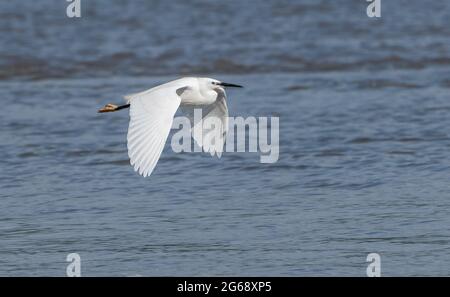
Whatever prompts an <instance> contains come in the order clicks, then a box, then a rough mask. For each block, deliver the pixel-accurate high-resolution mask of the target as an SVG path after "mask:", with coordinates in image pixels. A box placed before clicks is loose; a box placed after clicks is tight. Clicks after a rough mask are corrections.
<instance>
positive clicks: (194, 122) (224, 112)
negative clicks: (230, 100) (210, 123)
mask: <svg viewBox="0 0 450 297" xmlns="http://www.w3.org/2000/svg"><path fill="white" fill-rule="evenodd" d="M226 98H227V97H226V94H225V92H220V93H219V94H218V96H217V99H216V102H214V103H213V104H210V105H182V106H181V110H182V111H183V113H184V114H185V115H186V116H187V117H188V118H189V120H190V121H191V127H192V128H191V132H192V137H193V138H194V140H195V141H196V142H197V144H198V145H199V146H200V147H202V148H203V150H204V151H205V152H209V153H210V154H211V156H214V155H217V156H218V157H219V158H220V157H221V156H222V152H223V148H224V144H225V140H226V135H227V132H228V108H227V102H226ZM196 109H201V112H202V118H201V120H200V119H197V118H196V117H195V116H194V115H195V110H196ZM211 117H215V118H216V121H214V123H217V125H214V127H213V129H203V123H205V121H207V120H208V119H210V120H211Z"/></svg>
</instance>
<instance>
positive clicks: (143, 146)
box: [98, 77, 242, 177]
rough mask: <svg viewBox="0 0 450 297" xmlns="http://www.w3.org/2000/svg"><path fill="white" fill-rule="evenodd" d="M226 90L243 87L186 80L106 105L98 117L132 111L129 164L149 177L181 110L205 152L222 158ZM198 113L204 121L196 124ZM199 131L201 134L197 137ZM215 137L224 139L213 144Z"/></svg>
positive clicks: (212, 81)
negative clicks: (210, 124)
mask: <svg viewBox="0 0 450 297" xmlns="http://www.w3.org/2000/svg"><path fill="white" fill-rule="evenodd" d="M226 87H236V88H242V86H240V85H235V84H230V83H225V82H221V81H218V80H216V79H212V78H203V77H185V78H180V79H177V80H174V81H170V82H168V83H165V84H162V85H159V86H156V87H154V88H151V89H149V90H146V91H143V92H140V93H135V94H130V95H126V96H124V98H125V100H126V104H125V105H120V106H118V105H115V104H107V105H105V107H103V108H102V109H100V110H99V111H98V112H99V113H104V112H115V111H119V110H122V109H126V108H129V109H130V123H129V126H128V135H127V147H128V156H129V157H130V163H131V165H132V166H133V167H134V170H135V171H136V172H138V173H139V174H140V175H142V176H144V177H147V176H149V175H150V174H151V173H152V171H153V169H154V168H155V166H156V163H157V162H158V160H159V157H160V156H161V153H162V151H163V149H164V145H165V143H166V140H167V137H168V135H169V132H170V129H171V127H172V122H173V118H174V115H175V112H176V111H177V109H178V107H180V106H181V107H180V109H181V110H182V112H183V113H184V114H185V115H186V116H187V117H188V118H189V120H190V122H191V127H192V128H191V132H192V136H193V138H194V140H195V141H196V142H197V143H198V145H199V146H200V147H202V148H203V150H204V151H205V152H209V153H210V154H211V155H215V154H216V155H217V156H218V157H220V156H221V154H222V152H223V146H224V143H225V137H226V133H227V130H228V108H227V103H226V93H225V88H226ZM196 109H201V114H202V121H198V120H197V121H194V120H195V117H194V113H195V110H196ZM209 117H216V118H217V119H219V121H217V122H218V123H220V124H219V125H218V126H216V125H214V129H219V130H218V132H219V133H216V132H217V130H216V131H213V130H206V129H202V127H201V125H202V122H203V121H204V120H205V119H207V118H209ZM198 128H200V129H198ZM195 131H200V133H195ZM213 135H221V136H222V137H220V139H215V141H214V143H212V141H210V140H211V138H212V137H214V136H213Z"/></svg>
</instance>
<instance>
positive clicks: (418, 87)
mask: <svg viewBox="0 0 450 297" xmlns="http://www.w3.org/2000/svg"><path fill="white" fill-rule="evenodd" d="M66 5H67V2H66V1H63V0H61V1H50V0H41V1H2V2H1V3H0V42H1V46H0V98H1V102H2V104H1V108H0V116H1V122H0V123H1V125H0V152H1V157H0V169H1V170H0V275H2V276H10V275H50V276H64V275H65V269H66V265H67V263H66V262H65V259H66V256H67V254H69V253H72V252H76V253H79V254H80V256H81V259H82V274H83V275H86V276H99V275H102V276H103V275H117V276H122V275H123V276H133V275H276V276H278V275H293V276H297V275H298V276H301V275H334V276H337V275H354V276H364V275H365V273H366V267H367V263H366V262H365V260H366V256H367V254H368V253H370V252H377V253H379V254H380V255H381V259H382V275H386V276H387V275H449V268H448V267H449V265H450V230H449V228H448V226H450V213H449V209H450V187H449V177H450V176H449V170H450V168H449V167H450V166H449V165H450V164H449V160H448V159H449V149H450V133H449V131H448V128H449V127H450V118H449V115H450V102H449V100H450V98H449V90H450V41H449V38H450V2H449V1H433V2H432V3H431V1H418V0H417V1H416V0H414V1H413V0H410V1H399V0H394V1H382V18H381V19H378V20H375V19H369V18H368V17H367V16H366V12H365V10H366V5H367V2H366V1H362V0H361V1H356V0H355V1H345V3H344V1H312V0H311V1H293V0H292V1H257V0H252V1H231V0H230V1H106V0H96V1H83V0H82V18H81V19H68V18H67V17H66V15H65V7H66ZM184 75H207V76H211V77H215V78H218V79H222V80H224V81H230V82H233V83H239V84H243V85H245V88H244V89H242V90H230V92H229V101H228V102H229V103H228V105H229V109H230V114H231V115H233V116H244V117H246V116H278V117H279V118H280V159H279V161H278V162H277V163H274V164H261V163H259V154H257V153H252V154H250V153H225V154H224V155H223V157H222V158H221V159H216V158H211V157H210V156H209V155H207V154H199V153H181V154H176V153H174V152H172V151H171V150H170V147H169V145H167V146H166V149H165V151H164V153H163V155H162V158H161V159H160V161H159V163H158V166H157V168H156V170H155V171H154V173H153V174H152V176H151V177H150V178H147V179H144V178H141V177H139V176H138V175H136V174H135V173H134V172H133V169H132V167H131V166H130V165H129V160H128V157H127V151H126V130H127V124H128V114H127V112H120V113H114V114H105V115H98V114H97V113H96V110H97V109H98V108H99V107H101V106H102V105H104V104H105V103H108V102H120V100H121V99H120V97H121V95H123V94H126V93H130V92H135V91H140V90H143V89H146V88H149V87H151V86H154V85H156V84H159V83H162V82H165V81H167V80H170V79H173V78H176V77H179V76H184Z"/></svg>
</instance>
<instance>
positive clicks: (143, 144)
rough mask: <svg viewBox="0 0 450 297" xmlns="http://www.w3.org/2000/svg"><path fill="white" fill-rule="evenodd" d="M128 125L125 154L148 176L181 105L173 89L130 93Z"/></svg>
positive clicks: (133, 164) (135, 167)
mask: <svg viewBox="0 0 450 297" xmlns="http://www.w3.org/2000/svg"><path fill="white" fill-rule="evenodd" d="M126 99H127V100H128V101H129V103H130V124H129V127H128V135H127V142H128V144H127V145H128V156H129V157H130V163H131V165H132V166H134V170H135V171H136V172H139V174H140V175H142V176H144V177H146V176H149V175H150V174H151V173H152V171H153V169H154V168H155V166H156V163H157V162H158V160H159V157H160V156H161V153H162V151H163V149H164V145H165V143H166V140H167V137H168V135H169V132H170V129H171V127H172V122H173V117H174V115H175V112H176V110H177V109H178V107H179V106H180V101H181V99H180V97H179V96H178V95H177V94H176V90H175V89H166V90H161V89H159V90H155V91H153V92H143V93H139V94H135V95H131V96H129V97H127V98H126Z"/></svg>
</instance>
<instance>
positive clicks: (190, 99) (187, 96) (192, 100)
mask: <svg viewBox="0 0 450 297" xmlns="http://www.w3.org/2000/svg"><path fill="white" fill-rule="evenodd" d="M180 97H181V104H189V105H208V104H212V103H214V102H215V101H216V99H217V93H216V92H207V93H200V92H197V91H192V90H187V91H186V92H184V93H183V94H181V96H180Z"/></svg>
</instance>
